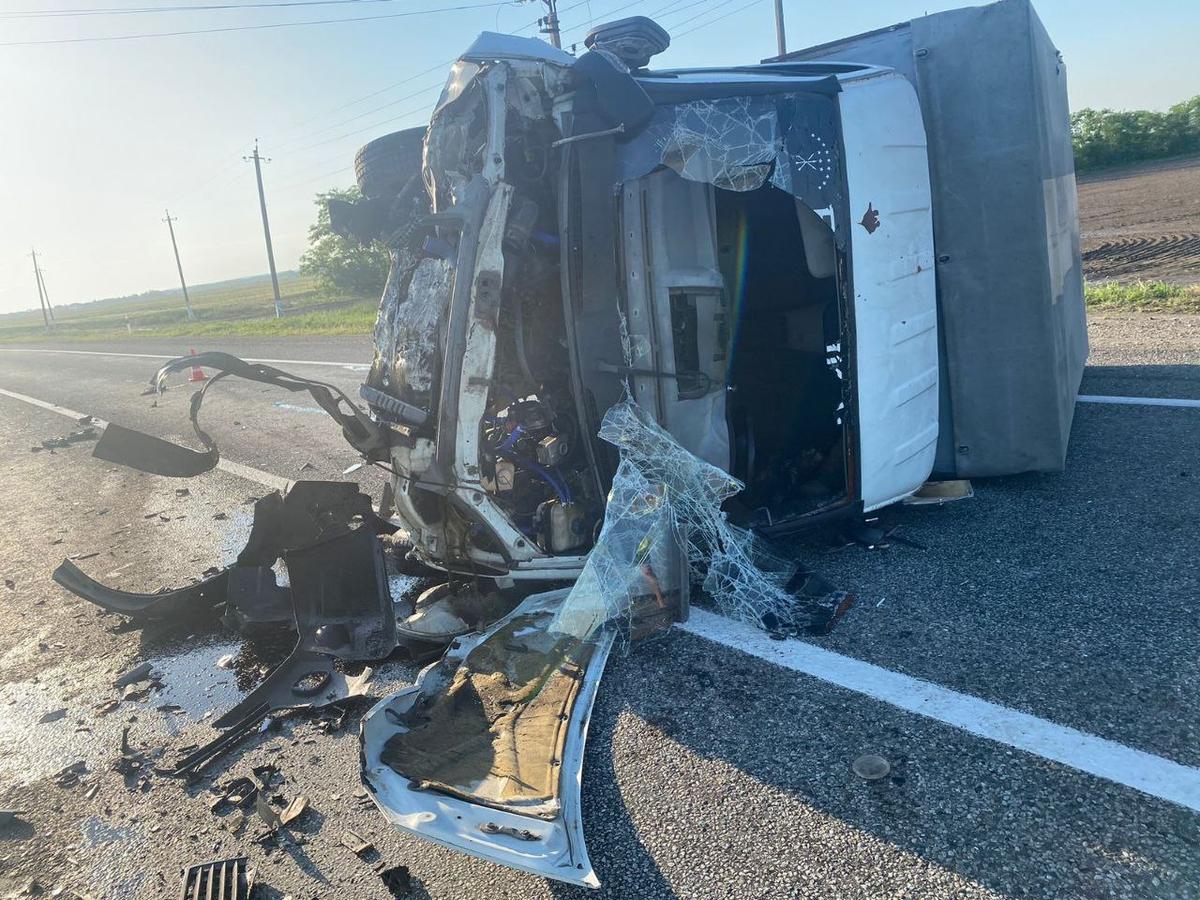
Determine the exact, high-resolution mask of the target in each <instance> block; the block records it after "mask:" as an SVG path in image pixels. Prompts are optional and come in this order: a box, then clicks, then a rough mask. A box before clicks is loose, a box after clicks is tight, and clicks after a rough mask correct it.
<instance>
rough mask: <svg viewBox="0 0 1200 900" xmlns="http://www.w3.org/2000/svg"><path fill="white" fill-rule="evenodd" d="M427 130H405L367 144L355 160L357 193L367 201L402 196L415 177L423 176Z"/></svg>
mask: <svg viewBox="0 0 1200 900" xmlns="http://www.w3.org/2000/svg"><path fill="white" fill-rule="evenodd" d="M424 141H425V126H424V125H419V126H417V127H416V128H406V129H404V131H396V132H393V133H392V134H385V135H384V136H383V137H380V138H376V139H375V140H373V141H371V142H370V143H368V144H364V145H363V147H362V149H360V150H359V151H358V153H357V155H355V157H354V174H355V176H356V177H357V179H358V189H359V190H360V191H362V194H363V196H364V197H366V198H367V199H368V200H375V199H379V198H383V199H388V200H390V199H391V198H393V197H395V196H396V195H397V194H399V193H400V191H401V189H402V188H403V187H404V185H405V184H407V183H408V181H409V179H410V178H412V176H413V175H420V173H421V151H422V146H423V144H424Z"/></svg>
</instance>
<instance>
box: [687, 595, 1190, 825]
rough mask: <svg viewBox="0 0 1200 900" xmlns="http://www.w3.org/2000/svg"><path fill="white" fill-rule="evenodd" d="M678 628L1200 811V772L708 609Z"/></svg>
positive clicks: (697, 612)
mask: <svg viewBox="0 0 1200 900" xmlns="http://www.w3.org/2000/svg"><path fill="white" fill-rule="evenodd" d="M678 627H680V628H682V629H683V630H684V631H686V632H689V633H690V634H694V635H697V636H699V637H702V638H704V639H705V640H709V641H713V642H714V643H717V644H723V645H724V646H726V647H732V648H733V649H735V650H740V651H742V652H743V653H747V654H749V655H750V656H756V657H758V658H759V659H763V660H766V661H767V662H769V663H773V664H775V665H777V666H782V667H783V668H785V669H791V670H792V671H794V672H802V673H803V674H805V675H811V676H812V677H813V678H819V679H820V680H821V681H826V682H829V683H830V684H835V685H837V686H838V687H843V688H846V689H847V690H850V691H854V692H855V693H858V694H862V695H864V696H866V697H871V698H872V699H875V700H881V701H882V702H884V703H888V704H890V705H892V706H895V707H898V708H900V709H903V710H907V711H908V712H912V713H916V714H917V715H920V716H926V717H928V718H930V719H934V720H935V721H938V722H941V723H943V724H945V725H951V726H953V727H954V728H960V729H962V730H963V731H966V732H968V733H969V734H973V735H976V736H978V737H982V738H987V739H988V740H992V741H997V742H999V743H1001V744H1006V745H1008V746H1009V747H1015V748H1017V749H1018V750H1024V751H1025V752H1027V753H1032V754H1034V755H1035V756H1040V757H1042V758H1043V759H1049V760H1053V761H1054V762H1059V763H1062V764H1063V765H1065V766H1070V767H1071V768H1073V769H1078V770H1079V771H1081V772H1087V773H1088V774H1090V775H1095V776H1097V777H1099V778H1104V779H1107V780H1108V781H1113V782H1116V783H1117V784H1121V785H1124V786H1126V787H1130V788H1133V789H1134V790H1137V791H1141V792H1142V793H1144V794H1149V795H1150V796H1152V797H1158V798H1159V799H1162V800H1167V801H1170V802H1171V803H1178V804H1179V805H1180V806H1185V807H1187V808H1188V809H1191V810H1196V811H1197V812H1200V769H1196V768H1192V767H1191V766H1185V765H1181V764H1180V763H1177V762H1172V761H1171V760H1169V759H1164V758H1163V757H1161V756H1154V755H1153V754H1150V753H1146V752H1145V751H1142V750H1135V749H1134V748H1132V747H1126V746H1125V745H1124V744H1118V743H1116V742H1115V741H1109V740H1105V739H1104V738H1100V737H1096V736H1095V735H1091V734H1087V733H1086V732H1083V731H1078V730H1076V729H1074V728H1067V727H1066V726H1064V725H1056V724H1054V723H1053V722H1048V721H1046V720H1045V719H1039V718H1038V717H1037V716H1031V715H1029V714H1028V713H1023V712H1020V711H1018V710H1015V709H1010V708H1009V707H1007V706H1001V705H999V704H998V703H992V702H990V701H988V700H982V699H980V698H979V697H973V696H971V695H970V694H961V693H959V692H958V691H952V690H950V689H949V688H944V687H941V686H939V685H936V684H933V683H932V682H929V681H923V680H921V679H919V678H913V677H912V676H910V675H903V674H901V673H899V672H893V671H892V670H890V669H885V668H883V667H882V666H876V665H873V664H872V663H868V662H863V661H862V660H860V659H855V658H854V657H851V656H843V655H842V654H840V653H834V652H833V651H832V650H824V649H822V648H820V647H814V646H813V645H812V644H809V643H806V642H805V641H775V640H772V639H771V638H770V637H769V636H768V635H767V634H766V633H765V632H763V631H761V630H759V629H757V628H754V627H753V626H750V625H746V624H743V623H741V622H734V621H732V620H731V619H726V618H725V617H724V616H719V615H716V614H715V613H711V612H707V611H706V610H702V609H694V608H693V609H692V612H691V617H690V618H689V620H688V621H687V622H685V623H684V624H682V625H680V626H678Z"/></svg>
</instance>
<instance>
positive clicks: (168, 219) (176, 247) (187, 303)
mask: <svg viewBox="0 0 1200 900" xmlns="http://www.w3.org/2000/svg"><path fill="white" fill-rule="evenodd" d="M165 212H166V214H167V217H166V218H165V219H163V221H164V222H166V223H167V230H168V231H169V232H171V249H172V250H174V251H175V268H176V269H178V270H179V284H180V286H181V287H182V288H183V305H184V306H186V307H187V317H188V321H191V320H193V319H195V318H196V314H195V313H193V312H192V301H191V300H189V299H188V292H187V282H186V281H184V279H183V263H181V262H180V261H179V245H178V244H177V243H175V226H174V224H173V223H174V222H177V221H178V219H173V218H171V211H170V210H169V209H168V210H165ZM272 269H274V266H272Z"/></svg>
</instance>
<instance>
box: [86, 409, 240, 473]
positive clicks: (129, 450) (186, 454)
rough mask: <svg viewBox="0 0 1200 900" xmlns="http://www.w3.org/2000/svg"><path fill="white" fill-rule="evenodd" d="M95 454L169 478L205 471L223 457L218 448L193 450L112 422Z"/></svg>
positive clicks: (100, 457) (98, 442)
mask: <svg viewBox="0 0 1200 900" xmlns="http://www.w3.org/2000/svg"><path fill="white" fill-rule="evenodd" d="M92 456H94V457H95V458H96V459H103V460H106V461H107V462H114V463H117V464H119V465H122V466H129V467H130V468H131V469H137V470H138V471H140V472H149V473H150V474H152V475H165V476H167V477H168V478H192V477H194V476H196V475H202V474H204V473H205V472H209V471H211V470H212V469H214V468H215V467H216V465H217V462H218V460H219V459H220V458H221V456H220V453H218V452H217V450H216V449H215V448H214V449H212V450H205V451H203V452H201V451H199V450H189V449H188V448H187V447H181V446H179V445H178V444H172V443H171V442H170V441H164V440H163V439H162V438H157V437H154V436H153V435H149V434H143V433H142V432H140V431H134V430H133V429H132V428H125V427H123V426H121V425H113V424H111V423H110V424H109V425H107V426H106V427H105V429H104V433H103V434H101V435H100V440H99V441H97V442H96V446H95V448H94V449H93V450H92Z"/></svg>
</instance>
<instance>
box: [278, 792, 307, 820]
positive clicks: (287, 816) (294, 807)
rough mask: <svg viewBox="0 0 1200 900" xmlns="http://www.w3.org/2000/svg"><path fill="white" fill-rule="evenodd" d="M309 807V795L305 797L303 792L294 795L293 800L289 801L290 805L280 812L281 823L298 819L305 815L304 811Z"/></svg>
mask: <svg viewBox="0 0 1200 900" xmlns="http://www.w3.org/2000/svg"><path fill="white" fill-rule="evenodd" d="M307 809H308V798H307V797H305V796H304V795H303V794H301V795H300V796H298V797H293V798H292V800H291V802H290V803H288V805H287V806H286V807H284V810H283V812H281V813H280V814H279V824H280V825H287V824H289V823H290V822H294V821H296V819H298V818H300V817H301V816H302V815H304V812H305V810H307Z"/></svg>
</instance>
